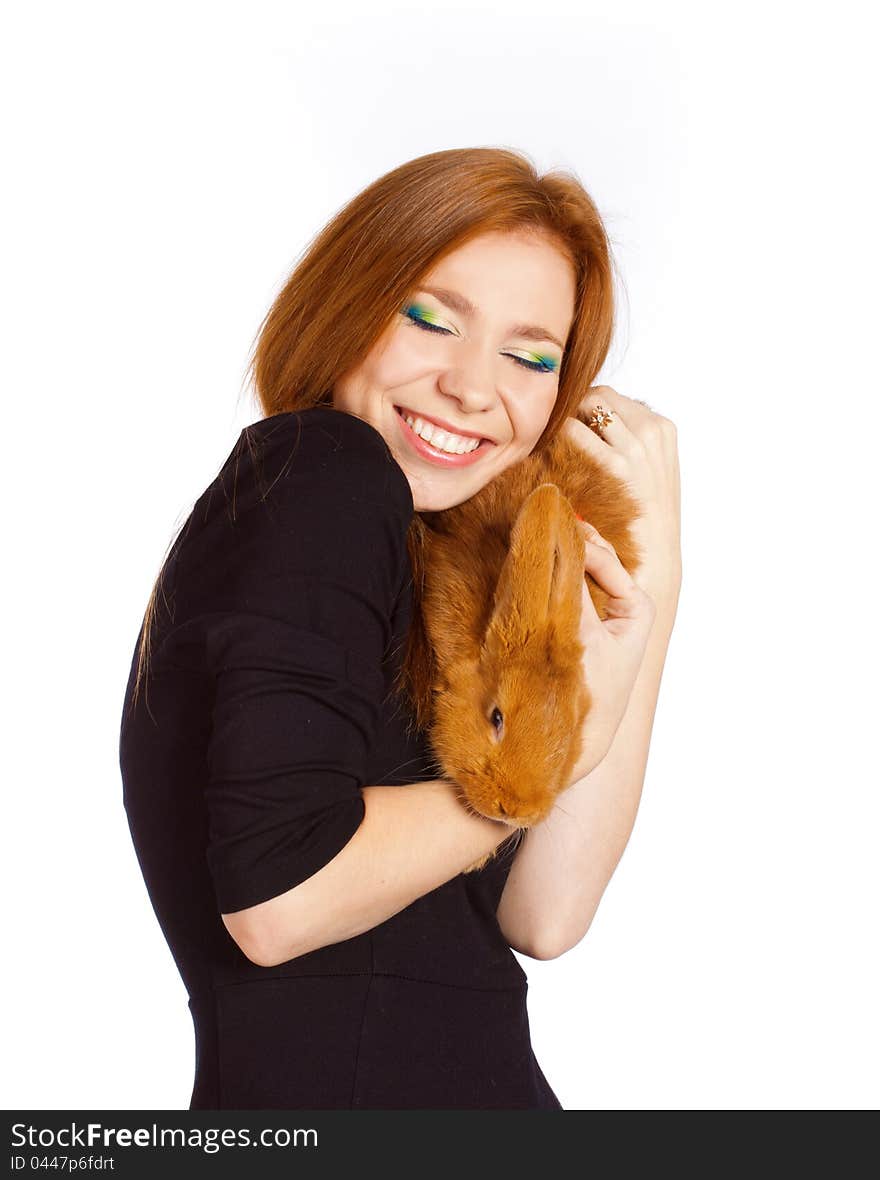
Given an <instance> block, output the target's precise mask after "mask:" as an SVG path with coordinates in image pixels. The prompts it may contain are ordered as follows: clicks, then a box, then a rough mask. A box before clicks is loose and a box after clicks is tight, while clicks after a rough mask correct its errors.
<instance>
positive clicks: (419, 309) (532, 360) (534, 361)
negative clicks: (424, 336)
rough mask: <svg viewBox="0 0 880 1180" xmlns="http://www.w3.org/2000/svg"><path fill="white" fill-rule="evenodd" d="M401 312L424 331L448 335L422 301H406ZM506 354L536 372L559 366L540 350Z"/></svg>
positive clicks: (551, 370) (446, 330)
mask: <svg viewBox="0 0 880 1180" xmlns="http://www.w3.org/2000/svg"><path fill="white" fill-rule="evenodd" d="M402 314H403V315H405V316H406V317H407V318H408V319H410V320H412V322H413V323H414V324H418V325H419V327H420V328H422V329H424V330H425V331H426V332H443V333H445V334H446V335H449V329H448V328H442V327H440V324H439V320H440V317H439V316H438V315H437V313H436V312H434V311H431V309H430V307H425V305H424V304H423V303H408V304H407V305H406V306H405V307H404V308H403V312H402ZM507 355H508V356H510V357H511V358H512V359H513V360H515V361H518V362H519V363H520V364H521V365H523V366H524V367H525V368H527V369H531V370H532V371H533V372H536V373H554V372H555V371H556V369H557V368H558V367H559V362H558V361H557V360H556V357H553V356H545V355H544V354H543V353H541V352H528V353H526V355H525V357H521V356H514V354H513V353H508V354H507Z"/></svg>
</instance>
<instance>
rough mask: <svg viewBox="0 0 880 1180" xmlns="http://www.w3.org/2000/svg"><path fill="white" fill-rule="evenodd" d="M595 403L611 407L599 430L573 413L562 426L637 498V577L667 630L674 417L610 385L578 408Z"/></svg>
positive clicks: (675, 557) (677, 585) (676, 508)
mask: <svg viewBox="0 0 880 1180" xmlns="http://www.w3.org/2000/svg"><path fill="white" fill-rule="evenodd" d="M599 406H602V407H603V408H604V409H606V410H613V411H614V418H613V419H612V420H611V422H609V423H608V424H607V425H604V426H603V427H602V432H601V435H600V434H597V433H596V431H595V430H593V429H592V428H591V427H589V426H585V425H584V424H583V422H579V421H578V420H577V419H576V418H569V419H568V420H567V422H566V423H565V425H564V427H563V430H564V431H565V432H566V433H567V435H568V437H569V438H570V439H571V440H572V442H574V443H576V444H577V445H578V446H580V447H582V448H583V449H584V450H585V451H587V452H589V454H591V455H592V456H594V457H595V458H596V459H598V460H599V462H601V463H603V464H604V465H605V466H606V467H607V469H608V470H609V471H611V472H612V473H613V474H614V475H617V476H619V477H620V478H621V479H624V480H625V481H626V482H627V484H628V485H629V487H630V489H631V491H632V493H633V495H634V496H635V497H636V499H637V500H638V501H639V502H640V504H641V512H642V515H641V516H640V517H639V519H638V520H637V521H636V522H635V524H634V526H633V536H634V540H635V541H636V542H637V543H638V545H639V546H640V548H641V551H642V553H643V554H644V561H643V563H642V565H641V567H640V568H639V570H638V571H637V572H636V580H637V581H638V584H639V586H640V587H641V588H642V589H643V590H645V591H647V593H648V594H649V595H650V596H651V598H652V599H653V600H654V603H655V604H656V606H657V610H658V612H659V613H660V614H661V615H662V616H663V618H662V622H663V625H664V626H666V627H667V628H668V629H670V630H671V628H672V624H673V622H674V620H675V612H676V609H677V607H678V595H679V590H680V589H681V486H680V482H681V481H680V474H679V465H678V433H677V430H676V427H675V423H674V422H672V421H671V420H670V419H669V418H664V417H663V415H662V414H657V413H655V412H654V411H653V410H652V409H650V407H649V406H646V405H645V404H644V402H640V401H635V400H633V399H632V398H629V397H624V396H623V394H621V393H618V392H617V390H615V389H612V388H611V386H610V385H594V386H593V388H592V389H590V391H589V392H588V394H587V396H586V397H585V398H584V399H583V401H582V402H581V404H580V409H581V410H583V411H586V412H587V414H588V415H589V414H592V413H594V412H595V411H596V409H597V407H599Z"/></svg>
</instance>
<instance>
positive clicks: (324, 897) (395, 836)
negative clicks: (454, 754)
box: [227, 779, 511, 967]
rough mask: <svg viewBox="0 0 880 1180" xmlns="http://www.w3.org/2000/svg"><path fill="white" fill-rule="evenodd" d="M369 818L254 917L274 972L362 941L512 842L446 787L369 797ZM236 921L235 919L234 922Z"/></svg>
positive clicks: (377, 790)
mask: <svg viewBox="0 0 880 1180" xmlns="http://www.w3.org/2000/svg"><path fill="white" fill-rule="evenodd" d="M363 797H364V804H365V814H364V818H363V820H362V822H361V825H360V827H359V828H358V830H357V831H356V832H355V834H354V835H353V836H352V838H351V839H350V840H349V842H348V843H347V844H346V845H345V847H344V848H342V849H341V851H340V852H339V853H337V855H336V856H335V857H334V858H333V859H332V860H331V861H330V862H329V863H328V864H326V865H325V866H324V867H323V868H322V869H320V870H319V871H318V872H317V873H315V874H314V875H313V876H311V877H309V878H308V879H307V880H305V881H303V882H302V883H301V884H300V885H297V886H296V887H295V888H293V889H290V890H288V892H287V893H283V894H281V895H279V896H278V897H274V898H272V899H271V900H270V901H268V902H264V903H262V904H261V905H259V906H254V907H252V909H251V910H250V911H249V912H248V918H247V919H246V921H243V922H241V924H240V934H241V937H239V936H237V935H236V933H235V932H234V928H233V927H232V926H231V925H230V922H229V921H227V927H228V928H230V933H232V934H233V937H234V938H236V941H238V942H239V945H240V946H241V947H242V949H243V950H245V945H247V948H248V949H247V950H245V953H246V954H247V955H248V957H249V958H251V959H252V960H253V961H254V962H257V963H259V965H260V966H264V967H270V966H275V965H277V964H278V963H285V962H287V961H288V960H289V959H293V958H296V957H298V956H299V955H304V954H306V953H308V952H309V951H313V950H317V949H318V948H319V947H322V946H329V945H330V944H331V943H335V942H342V941H344V940H345V939H347V938H354V937H355V936H356V935H358V934H362V933H363V932H364V931H366V930H371V929H372V928H373V927H374V926H378V925H379V924H380V923H381V922H384V921H386V920H387V919H388V918H390V917H392V915H394V914H396V913H399V911H400V910H403V909H405V908H406V907H407V906H408V905H410V904H411V903H412V902H414V901H415V900H416V899H417V898H419V897H422V896H423V895H424V894H426V893H430V892H431V890H433V889H437V888H439V886H441V885H443V884H444V883H445V882H446V881H449V880H451V878H452V877H455V876H457V875H458V874H459V873H461V872H463V871H464V870H465V869H466V868H468V867H469V866H470V865H471V864H473V862H474V861H476V860H479V858H480V857H482V856H485V855H486V854H487V853H489V852H491V851H492V850H493V849H494V848H496V847H497V846H498V844H500V843H501V842H502V841H503V840H505V839H506V838H507V837H509V836H510V835H511V829H510V827H508V826H507V825H506V824H502V823H498V822H496V821H494V820H490V819H486V818H485V817H483V816H481V815H476V814H474V813H472V812H470V811H469V810H467V808H466V807H465V806H464V805H463V804H462V802H461V799H460V797H459V796H458V794H457V791H456V788H455V787H454V786H453V784H451V783H450V782H448V781H447V780H445V779H429V780H428V781H427V782H421V783H411V784H407V785H406V786H397V787H388V786H368V787H364V788H363ZM231 917H232V918H235V917H236V915H231Z"/></svg>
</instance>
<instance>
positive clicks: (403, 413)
mask: <svg viewBox="0 0 880 1180" xmlns="http://www.w3.org/2000/svg"><path fill="white" fill-rule="evenodd" d="M394 409H395V411H396V412H397V414H398V415H399V416H400V417H401V418H402V419H403V421H404V422H405V423H406V425H407V426H408V427H409V429H410V430H411V431H412V432H413V434H414V435H415V436H416V437H417V438H418V439H420V440H421V442H423V443H424V444H425V445H426V446H429V447H432V448H433V449H434V450H436V451H439V452H440V453H441V454H443V455H451V456H453V457H461V456H463V455H470V454H473V453H474V452H475V451H479V450H482V449H484V448H485V447H487V446H494V445H495V444H494V442H493V441H492V439H491V438H486V437H483V438H479V437H478V436H475V435H467V434H459V433H458V432H457V431H454V430H447V429H446V428H445V427H444V426H438V425H437V424H436V423H434V422H431V420H430V419H429V418H424V417H422V415H420V414H416V413H414V412H413V411H412V410H409V409H407V408H406V407H405V406H395V407H394ZM416 419H419V420H420V421H422V422H423V423H424V424H425V425H426V426H428V427H430V428H431V429H432V430H433V431H436V432H440V431H442V432H443V434H444V435H445V436H446V438H447V439H448V438H450V437H452V438H454V439H462V440H463V441H464V442H465V443H466V444H467V449H465V450H464V451H447V450H445V449H444V448H443V447H440V446H437V444H436V443H435V442H433V441H432V440H431V439H426V438H424V437H423V436H422V435H421V434H419V432H418V431H417V430H416V429H415V422H416ZM477 439H478V441H477ZM475 441H476V444H477V445H476V446H472V445H471V444H472V443H474V442H475Z"/></svg>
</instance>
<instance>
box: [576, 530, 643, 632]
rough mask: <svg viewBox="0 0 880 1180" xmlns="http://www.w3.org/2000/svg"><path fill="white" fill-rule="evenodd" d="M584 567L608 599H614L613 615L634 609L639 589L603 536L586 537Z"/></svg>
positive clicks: (623, 613)
mask: <svg viewBox="0 0 880 1180" xmlns="http://www.w3.org/2000/svg"><path fill="white" fill-rule="evenodd" d="M594 531H595V530H594ZM597 535H598V534H597ZM584 568H585V569H586V571H587V573H588V574H589V575H590V576H591V577H592V578H593V580H594V581H595V582H596V583H597V584H598V585H599V586H601V587H602V589H603V590H604V591H605V593H606V594H607V595H608V596H609V599H614V600H616V601H615V602H614V605H613V607H612V610H613V613H614V614H615V615H617V616H620V615H627V614H629V613H631V612H634V611H635V609H636V605H635V604H636V599H637V598H638V597H639V596H640V594H641V591H640V590H639V587H638V586H637V584H636V583H635V581H634V580H633V578H632V576H631V575H630V574H629V573H628V572H627V571H626V569H625V568H624V567H623V565H622V564H621V561H620V558H619V557H618V556H617V553H616V551H615V550H614V548H613V546H612V545H609V543H608V542H607V541H605V539H604V538H599V540H598V541H596V540H590V539H589V538H586V543H585V546H584ZM609 606H610V603H609ZM598 617H599V616H598V614H597V615H596V618H597V619H598Z"/></svg>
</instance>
